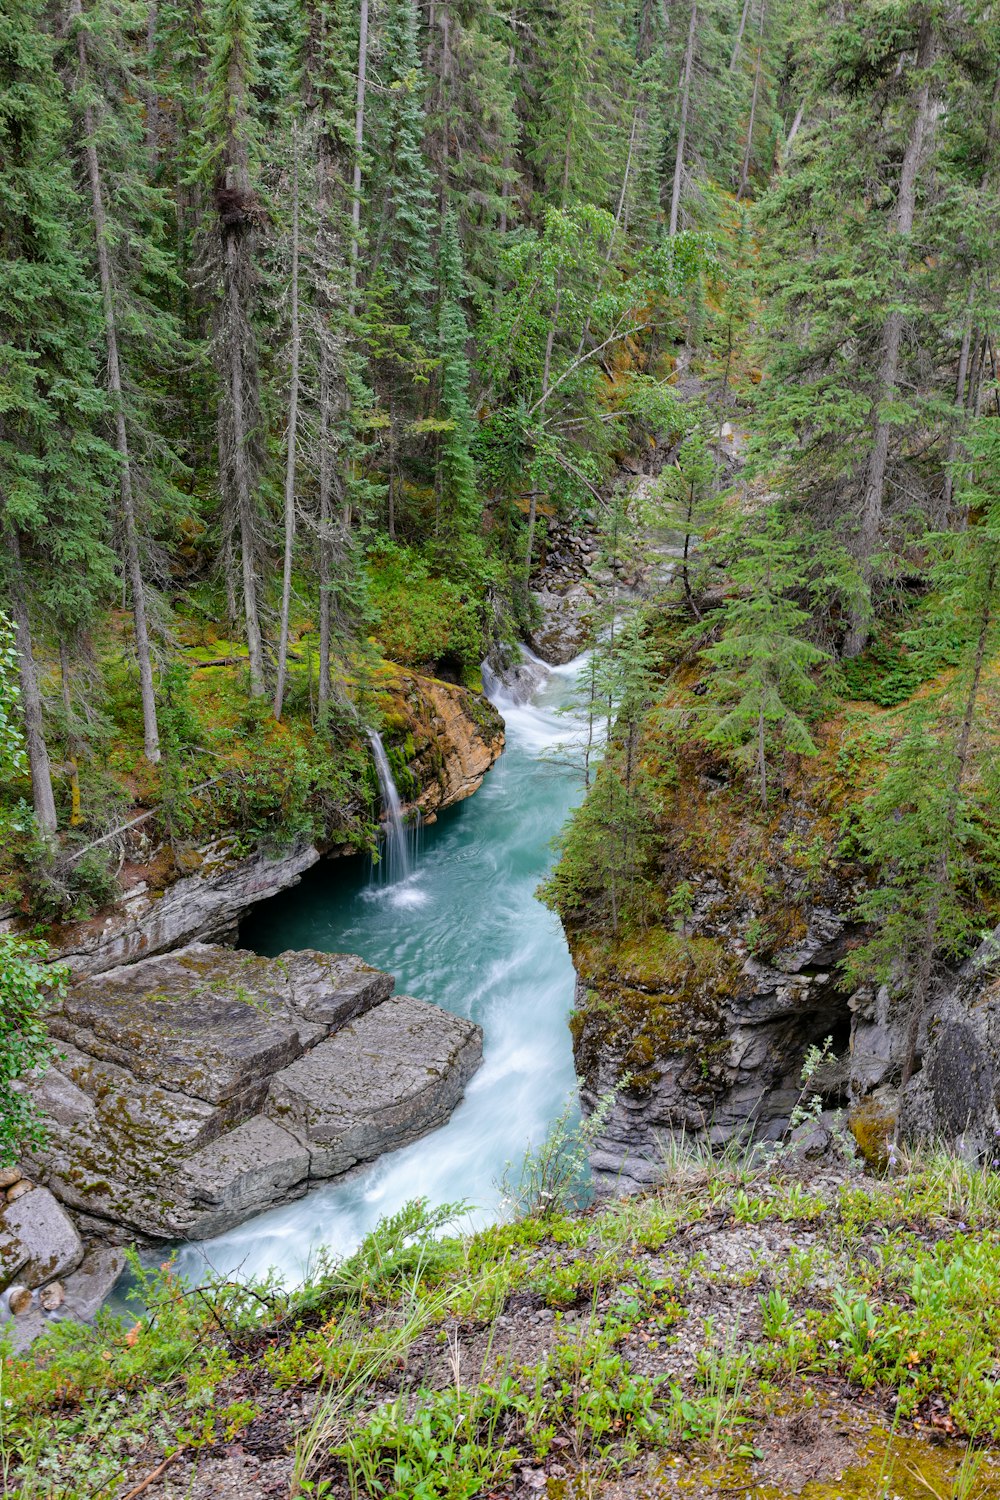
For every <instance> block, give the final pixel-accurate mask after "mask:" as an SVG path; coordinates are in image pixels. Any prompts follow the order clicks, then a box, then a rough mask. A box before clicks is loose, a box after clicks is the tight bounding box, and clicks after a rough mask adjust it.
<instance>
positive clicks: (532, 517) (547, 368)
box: [524, 272, 562, 574]
mask: <svg viewBox="0 0 1000 1500" xmlns="http://www.w3.org/2000/svg"><path fill="white" fill-rule="evenodd" d="M556 275H557V280H556V300H555V303H554V305H553V308H552V319H551V321H550V323H549V331H548V334H547V336H546V339H545V362H544V364H543V365H542V400H543V401H544V399H545V396H546V394H547V393H548V389H549V379H550V377H551V374H552V349H553V346H554V345H555V341H556V331H557V329H558V327H559V306H560V303H561V301H562V287H561V286H560V284H559V281H558V272H557V273H556ZM532 410H534V408H532ZM537 514H538V504H537V495H536V493H535V491H534V490H532V491H531V499H530V501H529V504H528V549H527V554H526V556H525V559H524V566H525V570H526V572H527V573H529V574H530V573H531V554H532V552H533V551H534V549H535V521H536V519H537Z"/></svg>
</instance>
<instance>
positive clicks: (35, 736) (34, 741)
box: [7, 526, 56, 833]
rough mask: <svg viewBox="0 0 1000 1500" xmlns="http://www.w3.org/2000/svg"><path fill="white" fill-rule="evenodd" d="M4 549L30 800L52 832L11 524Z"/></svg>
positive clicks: (52, 807)
mask: <svg viewBox="0 0 1000 1500" xmlns="http://www.w3.org/2000/svg"><path fill="white" fill-rule="evenodd" d="M7 549H8V553H9V556H10V560H11V569H10V582H11V604H12V605H13V609H14V631H15V641H14V644H15V646H16V647H17V656H18V666H19V668H20V675H21V708H22V710H23V713H24V740H25V744H26V746H27V750H28V766H29V768H30V771H31V800H32V802H33V804H34V808H35V818H36V820H37V822H38V825H39V827H40V828H44V829H45V831H46V833H55V831H56V799H55V797H54V796H53V794H52V771H51V768H50V766H49V751H48V746H47V745H46V743H45V726H44V723H43V721H42V696H41V693H40V692H39V690H38V672H37V670H36V667H35V653H34V650H33V648H32V643H31V621H30V619H29V617H28V600H27V595H26V593H25V588H24V568H23V566H22V563H21V538H20V537H19V536H18V534H17V531H16V529H15V528H14V527H13V526H8V528H7Z"/></svg>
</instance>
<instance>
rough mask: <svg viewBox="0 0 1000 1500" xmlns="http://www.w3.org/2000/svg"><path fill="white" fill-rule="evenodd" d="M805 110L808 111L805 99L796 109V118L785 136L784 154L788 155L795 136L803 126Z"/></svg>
mask: <svg viewBox="0 0 1000 1500" xmlns="http://www.w3.org/2000/svg"><path fill="white" fill-rule="evenodd" d="M805 112H806V102H805V100H804V99H803V100H802V103H801V104H800V105H799V107H798V109H797V110H796V111H795V119H794V120H793V121H792V123H791V126H790V127H789V131H788V134H787V136H786V137H785V146H784V154H785V155H786V156H787V154H788V151H789V149H790V147H791V144H792V142H793V141H794V139H795V137H796V136H797V135H798V133H799V131H800V130H801V128H802V116H803V115H804V114H805Z"/></svg>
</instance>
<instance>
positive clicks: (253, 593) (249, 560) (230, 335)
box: [223, 229, 265, 698]
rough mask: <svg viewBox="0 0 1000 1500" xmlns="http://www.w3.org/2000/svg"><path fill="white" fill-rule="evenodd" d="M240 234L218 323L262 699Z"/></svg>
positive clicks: (252, 655) (229, 240)
mask: <svg viewBox="0 0 1000 1500" xmlns="http://www.w3.org/2000/svg"><path fill="white" fill-rule="evenodd" d="M239 239H240V236H239V231H238V230H235V231H234V230H232V229H230V231H229V232H228V233H227V234H226V243H225V275H224V289H223V320H224V322H225V326H226V330H227V336H226V344H227V354H228V363H229V370H228V376H229V400H230V410H231V418H232V434H231V437H232V465H233V482H234V483H233V488H234V491H235V500H236V522H237V526H238V528H239V536H240V564H241V572H242V580H243V618H244V622H245V625H246V637H247V655H248V656H249V659H250V691H251V693H252V694H253V696H254V697H255V698H262V697H263V696H264V692H265V682H264V640H263V635H262V633H261V628H260V608H259V604H258V600H257V565H256V555H255V538H254V514H253V485H252V481H251V474H250V453H249V444H250V433H249V431H248V427H247V418H246V403H245V399H244V381H245V378H246V371H245V365H244V358H243V352H244V351H243V330H244V321H245V320H244V309H243V301H242V296H241V283H242V280H243V278H242V276H241V270H242V267H241V264H240V261H241V256H242V247H241V246H240V243H239Z"/></svg>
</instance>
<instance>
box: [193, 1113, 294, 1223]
mask: <svg viewBox="0 0 1000 1500" xmlns="http://www.w3.org/2000/svg"><path fill="white" fill-rule="evenodd" d="M309 1161H310V1157H309V1151H308V1150H307V1148H306V1147H305V1146H303V1145H302V1144H301V1143H300V1142H299V1141H297V1140H296V1139H295V1137H294V1136H293V1135H290V1134H289V1133H288V1131H287V1130H283V1129H282V1128H281V1126H280V1125H276V1124H275V1123H274V1121H273V1120H269V1119H267V1118H266V1117H264V1116H262V1115H255V1116H254V1118H253V1119H251V1120H247V1121H246V1122H245V1123H244V1124H242V1125H239V1126H237V1128H236V1129H235V1130H231V1131H229V1133H228V1134H227V1135H224V1136H222V1137H220V1139H219V1140H217V1141H213V1142H212V1144H211V1145H210V1146H206V1147H205V1148H204V1150H202V1151H199V1152H197V1153H196V1154H195V1155H194V1156H191V1157H189V1158H188V1159H187V1161H186V1162H185V1163H184V1164H183V1167H182V1168H181V1171H182V1173H183V1177H184V1181H185V1188H186V1191H187V1193H188V1194H189V1195H190V1197H191V1200H192V1217H191V1222H190V1223H189V1224H188V1225H187V1227H186V1230H185V1233H187V1234H188V1235H191V1236H192V1237H193V1238H195V1239H207V1238H208V1237H209V1236H210V1235H214V1234H223V1233H224V1232H225V1231H226V1230H227V1229H231V1228H233V1226H234V1225H236V1224H240V1223H242V1222H243V1220H244V1219H246V1218H247V1217H248V1216H249V1215H250V1214H255V1213H260V1212H262V1210H263V1209H265V1208H268V1207H270V1205H271V1204H274V1203H287V1202H288V1200H289V1199H290V1198H293V1197H296V1196H298V1193H297V1192H296V1189H298V1192H301V1193H304V1192H305V1190H306V1186H307V1184H308V1178H309Z"/></svg>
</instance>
